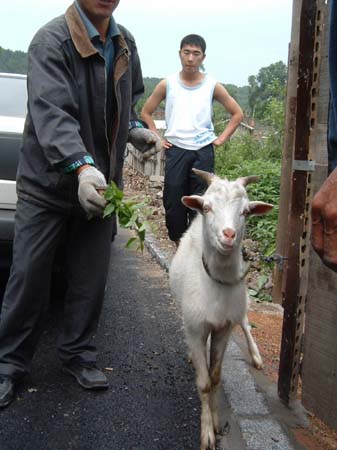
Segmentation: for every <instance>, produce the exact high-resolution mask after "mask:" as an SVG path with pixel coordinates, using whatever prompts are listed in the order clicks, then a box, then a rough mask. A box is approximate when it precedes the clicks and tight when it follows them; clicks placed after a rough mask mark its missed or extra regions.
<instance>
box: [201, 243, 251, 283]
mask: <svg viewBox="0 0 337 450" xmlns="http://www.w3.org/2000/svg"><path fill="white" fill-rule="evenodd" d="M203 259H204V263H205V264H206V265H207V267H208V270H209V272H210V276H211V277H212V278H214V279H216V280H219V281H222V282H224V283H228V284H234V283H235V282H236V281H237V282H239V281H241V280H242V275H243V272H244V268H243V258H242V252H241V245H239V246H238V247H235V248H234V249H233V251H232V252H231V253H229V254H228V255H223V254H221V253H219V252H217V251H215V250H214V249H212V248H211V247H210V246H209V245H207V243H206V242H204V245H203Z"/></svg>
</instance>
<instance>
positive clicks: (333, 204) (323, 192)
mask: <svg viewBox="0 0 337 450" xmlns="http://www.w3.org/2000/svg"><path fill="white" fill-rule="evenodd" d="M311 218H312V225H311V243H312V246H313V248H314V250H315V251H316V253H317V254H318V255H319V256H320V258H321V259H322V261H323V263H324V264H325V265H326V266H328V267H329V268H330V269H332V270H334V271H335V272H337V169H335V170H334V171H333V172H332V173H331V174H330V176H329V177H328V178H327V179H326V181H325V182H324V183H323V185H322V186H321V188H320V190H319V191H318V192H317V193H316V195H315V196H314V198H313V201H312V205H311Z"/></svg>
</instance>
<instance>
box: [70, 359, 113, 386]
mask: <svg viewBox="0 0 337 450" xmlns="http://www.w3.org/2000/svg"><path fill="white" fill-rule="evenodd" d="M63 371H64V372H66V373H70V375H73V376H74V377H75V378H76V381H77V382H78V384H80V385H81V386H82V387H84V388H85V389H107V388H108V387H109V383H108V380H107V378H106V376H105V375H104V373H103V372H102V371H101V370H100V369H98V367H96V366H95V365H94V364H85V363H82V364H80V363H76V364H75V363H72V364H65V365H64V366H63Z"/></svg>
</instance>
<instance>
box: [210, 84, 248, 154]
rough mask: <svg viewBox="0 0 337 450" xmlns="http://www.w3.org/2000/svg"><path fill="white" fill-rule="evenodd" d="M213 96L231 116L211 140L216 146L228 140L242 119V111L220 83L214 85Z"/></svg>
mask: <svg viewBox="0 0 337 450" xmlns="http://www.w3.org/2000/svg"><path fill="white" fill-rule="evenodd" d="M213 98H214V99H215V100H217V101H218V102H219V103H221V104H222V106H223V107H224V108H225V109H226V111H228V112H229V114H230V115H231V116H232V117H231V119H230V121H229V122H228V124H227V126H226V128H225V129H224V131H223V132H222V133H221V134H220V136H218V137H217V139H216V140H215V141H214V142H213V144H214V145H215V146H216V147H217V146H219V145H222V144H224V143H225V142H226V141H228V139H229V138H230V137H231V135H232V134H233V133H234V131H235V130H236V129H237V127H238V126H239V125H240V123H241V121H242V119H243V113H242V109H241V108H240V106H239V105H238V103H237V102H236V101H235V100H234V98H233V97H231V96H230V95H229V93H228V92H227V90H226V89H225V88H224V87H223V86H222V84H220V83H217V84H216V85H215V89H214V94H213Z"/></svg>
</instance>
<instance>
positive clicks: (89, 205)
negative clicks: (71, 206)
mask: <svg viewBox="0 0 337 450" xmlns="http://www.w3.org/2000/svg"><path fill="white" fill-rule="evenodd" d="M106 186H107V185H106V180H105V177H104V175H103V174H102V173H101V172H100V171H99V170H97V169H96V168H95V167H92V166H88V167H86V168H85V169H83V170H82V171H81V172H80V174H79V175H78V199H79V201H80V203H81V205H82V208H83V209H84V210H85V212H86V213H87V214H88V217H89V218H91V217H93V216H99V217H102V215H103V211H104V208H105V206H106V203H107V202H106V200H105V199H104V197H103V196H102V195H100V194H99V193H98V192H97V191H101V190H103V191H104V190H105V189H106Z"/></svg>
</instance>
